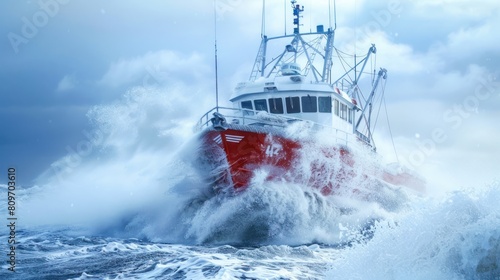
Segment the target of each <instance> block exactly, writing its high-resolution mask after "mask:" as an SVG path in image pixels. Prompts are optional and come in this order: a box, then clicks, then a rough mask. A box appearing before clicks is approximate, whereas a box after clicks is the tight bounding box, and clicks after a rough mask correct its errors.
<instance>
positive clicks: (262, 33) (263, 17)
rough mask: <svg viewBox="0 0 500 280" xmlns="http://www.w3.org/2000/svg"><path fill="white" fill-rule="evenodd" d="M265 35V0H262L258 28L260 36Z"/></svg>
mask: <svg viewBox="0 0 500 280" xmlns="http://www.w3.org/2000/svg"><path fill="white" fill-rule="evenodd" d="M264 35H266V0H262V27H261V29H260V38H264Z"/></svg>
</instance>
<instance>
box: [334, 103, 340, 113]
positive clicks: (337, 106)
mask: <svg viewBox="0 0 500 280" xmlns="http://www.w3.org/2000/svg"><path fill="white" fill-rule="evenodd" d="M339 107H340V104H339V101H338V100H337V99H334V100H333V111H334V112H335V115H337V116H340V109H339Z"/></svg>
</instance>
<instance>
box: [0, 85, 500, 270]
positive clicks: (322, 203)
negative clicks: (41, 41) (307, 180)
mask: <svg viewBox="0 0 500 280" xmlns="http://www.w3.org/2000/svg"><path fill="white" fill-rule="evenodd" d="M173 101H175V102H173ZM189 102H190V101H189V100H188V99H182V98H181V97H180V96H177V95H175V94H172V93H171V92H170V93H169V94H166V93H164V92H155V93H154V94H152V93H151V91H144V90H140V89H136V90H133V91H131V92H129V93H128V95H127V96H126V97H125V98H124V99H123V100H122V101H120V102H117V103H115V104H113V105H109V106H102V107H98V108H95V109H94V110H93V111H91V112H90V113H89V116H90V118H91V120H92V121H93V122H95V124H96V126H95V130H94V131H92V132H86V134H84V135H88V136H85V138H84V139H83V140H82V142H81V143H76V144H75V146H74V147H73V148H74V149H73V150H75V151H76V152H75V153H74V154H71V153H69V154H68V155H67V156H66V157H64V158H62V159H61V160H59V161H58V162H56V163H54V165H53V166H51V167H50V168H48V170H47V172H46V173H45V174H43V175H42V176H41V177H40V178H39V180H38V184H37V185H36V186H33V187H29V188H28V187H19V188H18V189H17V190H16V196H17V198H18V200H17V208H18V221H17V228H16V230H17V232H16V241H17V244H16V245H17V247H16V273H12V272H10V271H8V270H7V268H8V267H9V265H8V264H7V263H6V261H7V256H6V254H4V253H2V255H3V256H4V259H5V261H3V262H2V270H1V271H0V279H500V265H499V264H500V227H499V226H498V225H500V204H499V203H498V202H499V201H500V184H499V183H498V182H494V183H492V184H490V185H487V186H471V189H464V190H460V191H456V192H453V193H449V194H447V195H445V196H443V197H439V198H432V197H419V196H415V195H412V194H405V193H400V192H398V191H394V192H393V191H389V192H378V196H376V197H375V198H374V199H370V200H368V201H367V200H364V199H361V200H360V199H359V197H355V196H353V195H352V194H353V193H352V192H349V191H348V192H346V193H345V194H340V195H339V196H337V197H330V198H325V197H323V196H321V195H318V193H317V192H316V191H312V190H310V189H309V188H307V186H303V185H301V184H289V183H284V182H266V181H265V180H264V178H266V174H265V170H259V171H258V172H257V173H256V174H255V175H256V176H255V178H254V181H253V185H252V187H251V188H249V189H248V190H247V191H245V192H243V193H241V194H239V195H237V196H232V195H214V193H213V192H212V191H211V188H210V186H209V185H208V184H207V182H206V181H205V179H206V178H205V176H203V174H200V166H198V161H197V156H196V155H197V153H196V151H197V149H199V146H198V142H197V141H196V138H193V136H192V132H191V130H190V125H191V123H190V122H188V121H187V120H186V119H183V118H180V117H178V116H179V115H182V114H179V108H182V107H183V106H184V107H185V108H191V107H193V106H190V105H189V104H188V103H189ZM174 103H175V104H176V106H173V105H172V104H174ZM179 103H180V104H179ZM188 115H189V114H188ZM326 144H328V143H326ZM79 147H80V148H79ZM82 147H86V149H83V148H82ZM309 155H312V153H309ZM318 157H319V156H318ZM318 157H314V156H313V159H312V160H325V159H319V158H318ZM304 160H306V161H309V160H311V158H305V159H304ZM309 163H310V162H302V163H301V162H298V163H297V164H298V165H299V171H300V170H302V171H301V172H305V171H304V170H307V168H306V169H300V165H301V164H303V165H304V166H308V164H309ZM334 164H335V163H334V162H332V163H330V165H334ZM354 168H364V167H363V166H355V167H354ZM352 184H354V185H351V186H346V187H347V189H349V188H351V189H352V188H356V189H361V190H363V189H365V190H377V188H376V187H377V186H376V185H375V186H374V185H372V184H371V183H370V184H365V185H364V184H363V183H362V182H359V181H357V182H353V183H352ZM433 187H436V186H433ZM437 187H439V186H437ZM0 189H1V192H2V194H1V195H2V197H6V194H5V192H6V186H2V187H1V188H0ZM5 207H6V206H5V205H4V204H2V207H1V209H0V211H1V215H2V219H4V221H6V217H5V215H6V213H7V211H6V208H5ZM0 234H1V235H0V240H4V245H3V246H2V248H3V249H2V252H6V251H7V248H6V247H7V246H6V245H7V239H8V232H7V231H6V228H3V229H2V231H0Z"/></svg>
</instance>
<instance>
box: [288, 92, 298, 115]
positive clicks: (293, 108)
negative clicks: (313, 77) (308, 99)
mask: <svg viewBox="0 0 500 280" xmlns="http://www.w3.org/2000/svg"><path fill="white" fill-rule="evenodd" d="M285 103H286V112H287V113H288V114H293V113H300V99H299V97H298V96H297V97H286V98H285Z"/></svg>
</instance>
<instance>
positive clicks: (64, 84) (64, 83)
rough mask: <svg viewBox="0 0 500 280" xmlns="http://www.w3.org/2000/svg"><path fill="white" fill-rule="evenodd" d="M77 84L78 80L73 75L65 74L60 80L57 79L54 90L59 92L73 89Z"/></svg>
mask: <svg viewBox="0 0 500 280" xmlns="http://www.w3.org/2000/svg"><path fill="white" fill-rule="evenodd" d="M77 84H78V81H77V80H76V78H75V76H73V75H66V76H64V77H63V78H62V80H61V81H59V84H57V89H56V91H59V92H62V91H69V90H72V89H74V88H75V87H76V85H77Z"/></svg>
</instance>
